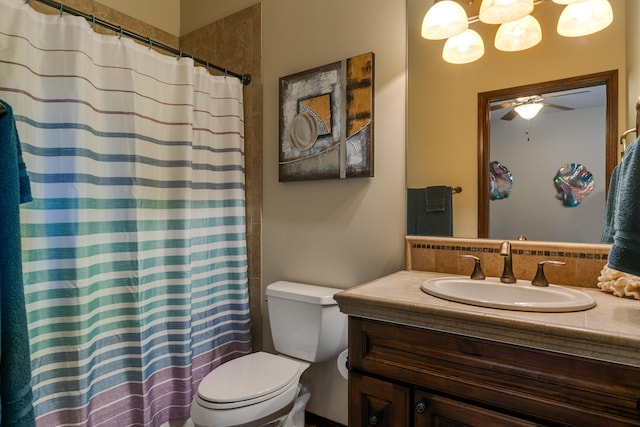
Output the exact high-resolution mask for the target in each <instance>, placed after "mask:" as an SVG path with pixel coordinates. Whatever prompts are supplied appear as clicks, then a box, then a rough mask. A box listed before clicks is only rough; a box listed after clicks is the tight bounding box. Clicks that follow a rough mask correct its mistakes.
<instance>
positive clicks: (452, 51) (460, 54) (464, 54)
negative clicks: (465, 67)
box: [442, 29, 484, 64]
mask: <svg viewBox="0 0 640 427" xmlns="http://www.w3.org/2000/svg"><path fill="white" fill-rule="evenodd" d="M482 55H484V42H483V41H482V37H480V34H478V33H477V32H475V31H474V30H472V29H467V30H465V31H464V32H463V33H462V34H458V35H457V36H453V37H449V38H448V39H447V41H446V42H445V44H444V49H442V58H443V59H444V60H445V61H447V62H449V63H451V64H467V63H469V62H473V61H476V60H477V59H479V58H480V57H482Z"/></svg>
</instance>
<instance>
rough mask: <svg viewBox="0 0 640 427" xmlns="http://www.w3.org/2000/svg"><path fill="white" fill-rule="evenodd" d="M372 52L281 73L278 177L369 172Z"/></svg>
mask: <svg viewBox="0 0 640 427" xmlns="http://www.w3.org/2000/svg"><path fill="white" fill-rule="evenodd" d="M373 73H374V54H373V53H371V52H369V53H366V54H363V55H359V56H355V57H352V58H348V59H345V60H342V61H338V62H334V63H332V64H328V65H325V66H322V67H318V68H314V69H311V70H307V71H303V72H300V73H296V74H293V75H290V76H286V77H282V78H280V161H279V178H280V181H301V180H311V179H331V178H354V177H371V176H373V87H374V86H373V84H374V82H373Z"/></svg>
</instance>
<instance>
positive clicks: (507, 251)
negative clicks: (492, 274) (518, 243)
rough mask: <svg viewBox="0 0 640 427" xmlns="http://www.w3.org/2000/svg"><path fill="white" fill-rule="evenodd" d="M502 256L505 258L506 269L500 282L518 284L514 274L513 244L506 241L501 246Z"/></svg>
mask: <svg viewBox="0 0 640 427" xmlns="http://www.w3.org/2000/svg"><path fill="white" fill-rule="evenodd" d="M500 255H501V256H503V257H504V269H503V270H502V276H500V281H501V282H502V283H516V276H515V275H514V274H513V264H512V260H511V242H508V241H506V240H505V241H504V242H502V244H501V245H500Z"/></svg>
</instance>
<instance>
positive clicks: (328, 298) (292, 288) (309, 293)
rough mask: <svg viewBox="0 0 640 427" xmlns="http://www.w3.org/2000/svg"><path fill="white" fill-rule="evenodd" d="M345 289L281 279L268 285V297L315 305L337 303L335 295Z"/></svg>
mask: <svg viewBox="0 0 640 427" xmlns="http://www.w3.org/2000/svg"><path fill="white" fill-rule="evenodd" d="M343 290H344V289H338V288H329V287H326V286H315V285H308V284H305V283H296V282H287V281H284V280H281V281H279V282H274V283H272V284H270V285H269V286H267V291H266V293H267V297H270V296H273V297H279V298H283V299H289V300H293V301H301V302H306V303H309V304H315V305H336V304H337V302H336V300H335V299H333V295H334V294H335V293H337V292H341V291H343Z"/></svg>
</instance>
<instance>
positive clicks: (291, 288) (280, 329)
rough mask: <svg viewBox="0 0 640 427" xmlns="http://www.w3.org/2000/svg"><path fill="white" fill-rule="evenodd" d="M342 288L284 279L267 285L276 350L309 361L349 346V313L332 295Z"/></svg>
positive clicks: (319, 358)
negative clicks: (345, 311) (341, 307)
mask: <svg viewBox="0 0 640 427" xmlns="http://www.w3.org/2000/svg"><path fill="white" fill-rule="evenodd" d="M340 291H342V289H336V288H328V287H324V286H315V285H308V284H303V283H295V282H285V281H280V282H275V283H272V284H270V285H269V286H267V291H266V294H267V306H268V310H269V324H270V325H271V335H272V336H273V344H274V345H275V348H276V351H277V352H278V353H281V354H284V355H287V356H291V357H295V358H297V359H302V360H306V361H308V362H323V361H325V360H328V359H330V358H332V357H336V356H337V355H338V354H339V353H340V352H341V351H342V350H344V349H345V348H347V316H346V315H345V314H343V313H341V312H340V310H339V309H338V304H337V303H336V301H335V300H334V299H333V294H335V293H336V292H340Z"/></svg>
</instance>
